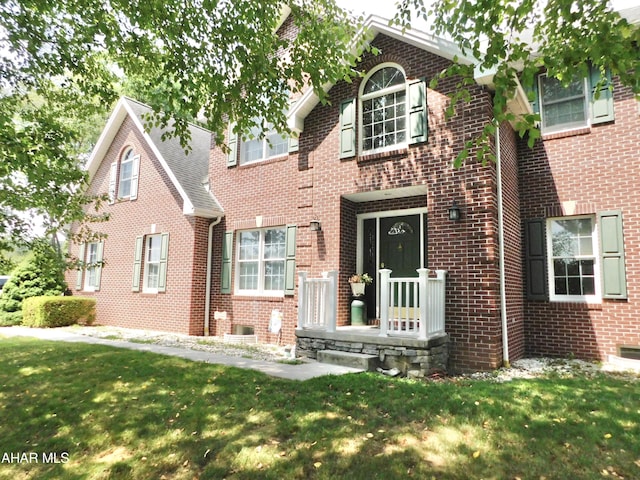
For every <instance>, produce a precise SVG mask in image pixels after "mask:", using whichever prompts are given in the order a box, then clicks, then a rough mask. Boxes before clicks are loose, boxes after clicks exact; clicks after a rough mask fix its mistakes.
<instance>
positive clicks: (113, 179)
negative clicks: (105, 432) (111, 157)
mask: <svg viewBox="0 0 640 480" xmlns="http://www.w3.org/2000/svg"><path fill="white" fill-rule="evenodd" d="M117 182H118V163H117V162H113V163H112V164H111V168H110V170H109V204H114V203H115V202H116V186H117Z"/></svg>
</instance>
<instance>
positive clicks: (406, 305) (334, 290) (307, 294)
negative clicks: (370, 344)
mask: <svg viewBox="0 0 640 480" xmlns="http://www.w3.org/2000/svg"><path fill="white" fill-rule="evenodd" d="M417 272H418V277H417V278H416V277H404V278H391V270H389V269H383V270H380V302H379V304H380V336H383V337H386V336H388V335H397V336H404V337H416V338H418V339H421V340H426V339H428V338H431V337H433V336H436V335H439V334H444V333H445V330H444V310H445V277H446V274H447V272H446V271H445V270H435V271H434V272H435V274H436V276H435V277H430V276H429V273H430V270H428V269H426V268H419V269H418V270H417ZM298 278H299V284H298V328H301V329H313V330H323V331H327V332H335V331H336V318H337V299H338V272H337V271H335V270H334V271H331V272H324V273H323V274H322V278H307V272H299V274H298Z"/></svg>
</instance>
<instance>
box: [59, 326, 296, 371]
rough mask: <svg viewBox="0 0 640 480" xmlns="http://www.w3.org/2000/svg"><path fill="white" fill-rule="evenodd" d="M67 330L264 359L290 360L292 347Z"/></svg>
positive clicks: (93, 329)
mask: <svg viewBox="0 0 640 480" xmlns="http://www.w3.org/2000/svg"><path fill="white" fill-rule="evenodd" d="M64 328H66V329H67V330H69V331H70V332H73V333H76V334H79V335H86V336H90V337H96V338H102V339H107V340H119V341H126V342H133V343H149V344H155V345H162V346H165V347H176V348H188V349H191V350H199V351H204V352H210V353H216V354H221V355H229V356H233V357H242V358H251V359H254V360H263V361H267V362H279V361H283V360H287V359H291V356H292V355H291V349H292V346H290V345H288V346H279V345H270V344H262V343H256V344H245V345H239V344H234V343H228V342H225V341H224V340H223V339H222V338H220V337H194V336H190V335H182V334H179V333H167V332H159V331H153V330H136V329H131V328H118V327H102V326H100V327H84V326H72V327H64Z"/></svg>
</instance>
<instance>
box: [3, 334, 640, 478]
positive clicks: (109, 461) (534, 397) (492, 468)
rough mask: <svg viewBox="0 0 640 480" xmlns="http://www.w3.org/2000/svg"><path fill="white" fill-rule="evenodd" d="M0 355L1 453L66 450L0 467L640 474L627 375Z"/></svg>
mask: <svg viewBox="0 0 640 480" xmlns="http://www.w3.org/2000/svg"><path fill="white" fill-rule="evenodd" d="M0 365H1V367H0V455H3V454H5V453H9V454H10V453H16V452H27V453H29V452H35V453H36V454H37V455H38V457H39V458H40V459H41V458H42V455H43V454H47V455H50V454H51V453H52V452H55V453H57V454H58V458H59V459H60V458H66V456H64V457H63V456H62V454H63V453H65V454H67V455H68V461H66V462H65V463H58V464H52V463H42V461H40V462H38V463H0V478H2V479H5V478H6V479H23V478H34V479H78V480H79V479H161V478H166V479H194V478H200V479H223V478H226V479H252V480H253V479H278V480H280V479H350V480H351V479H376V478H380V479H392V480H393V479H401V478H402V479H404V478H416V479H430V478H436V479H480V478H484V479H516V478H520V479H535V480H540V479H542V478H545V479H548V480H551V479H558V480H560V479H562V480H564V479H569V478H571V479H601V478H603V477H604V476H607V477H610V478H616V476H620V477H624V478H626V479H631V478H640V427H639V425H640V388H639V387H640V383H638V382H637V381H629V380H628V379H626V380H625V379H624V378H616V377H612V376H605V375H596V376H593V377H585V376H582V375H578V376H573V377H570V378H541V379H535V380H518V381H512V382H507V383H502V384H498V383H493V382H487V381H470V380H451V381H438V382H419V381H410V380H403V379H392V378H388V377H384V376H381V375H377V374H357V375H345V376H339V377H321V378H317V379H313V380H310V381H307V382H293V381H286V380H280V379H275V378H271V377H268V376H265V375H263V374H260V373H258V372H254V371H250V370H240V369H236V368H228V367H222V366H216V365H209V364H205V363H193V362H189V361H186V360H182V359H179V358H174V357H167V356H161V355H156V354H152V353H149V352H136V351H129V350H122V349H116V348H111V347H107V346H101V345H86V344H69V343H55V342H45V341H40V340H33V339H0ZM301 368H304V366H301ZM0 459H1V457H0Z"/></svg>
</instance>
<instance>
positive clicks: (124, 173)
mask: <svg viewBox="0 0 640 480" xmlns="http://www.w3.org/2000/svg"><path fill="white" fill-rule="evenodd" d="M139 171H140V155H136V154H135V153H134V152H133V149H131V148H129V149H127V150H125V152H124V153H123V154H122V156H121V157H120V161H118V162H113V163H112V164H111V172H110V176H109V202H110V203H114V202H115V199H116V198H117V199H119V200H123V199H128V200H135V199H136V198H138V175H139Z"/></svg>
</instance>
